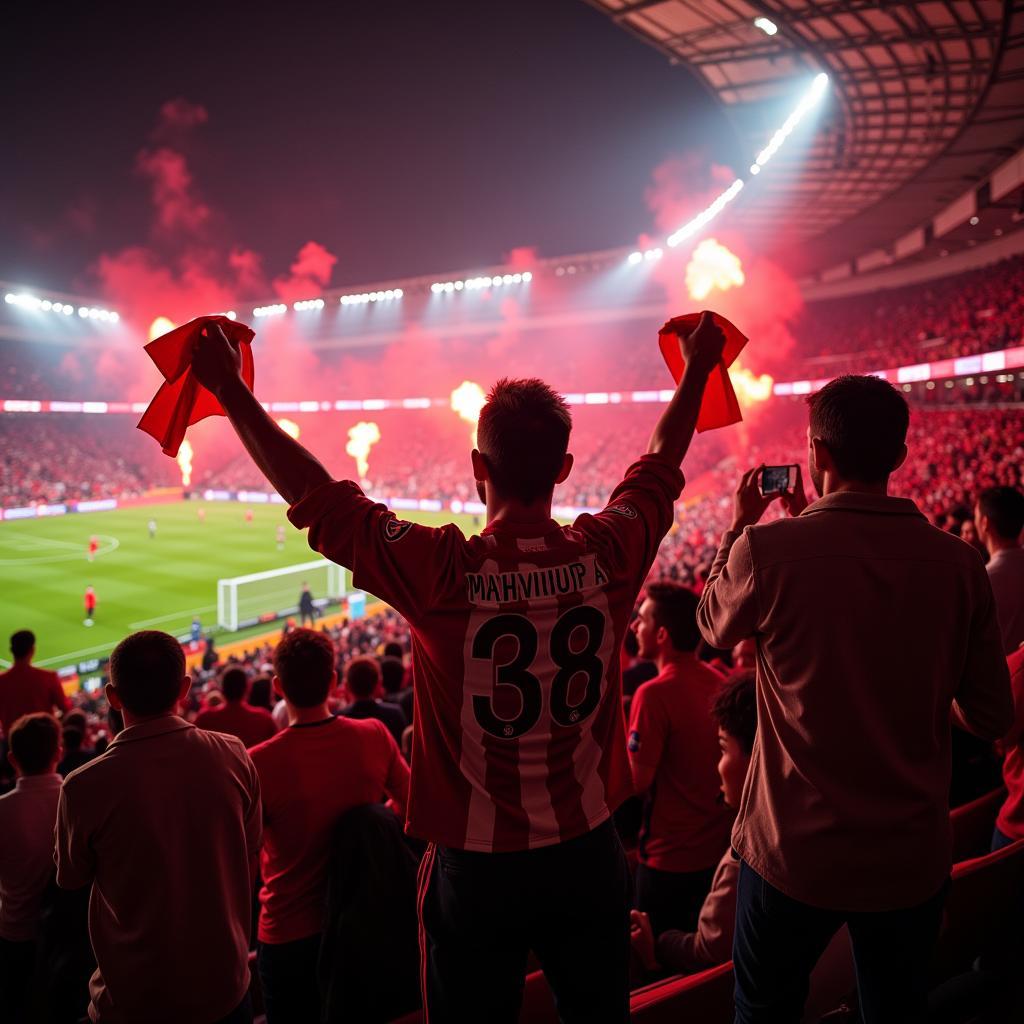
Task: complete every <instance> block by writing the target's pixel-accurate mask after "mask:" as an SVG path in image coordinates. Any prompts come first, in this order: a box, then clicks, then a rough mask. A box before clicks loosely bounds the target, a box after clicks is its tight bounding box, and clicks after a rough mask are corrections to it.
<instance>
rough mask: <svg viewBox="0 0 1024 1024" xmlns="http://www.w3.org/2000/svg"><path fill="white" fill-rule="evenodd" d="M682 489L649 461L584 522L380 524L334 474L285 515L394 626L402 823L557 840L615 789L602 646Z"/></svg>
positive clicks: (619, 721)
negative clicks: (402, 653) (406, 719)
mask: <svg viewBox="0 0 1024 1024" xmlns="http://www.w3.org/2000/svg"><path fill="white" fill-rule="evenodd" d="M682 485H683V475H682V473H681V472H680V471H679V468H678V467H677V466H675V465H673V464H672V463H671V462H669V461H668V460H666V459H664V458H661V457H660V456H655V455H645V456H643V458H641V459H640V461H639V462H636V463H634V465H633V466H631V467H630V469H629V471H628V472H627V474H626V478H625V480H624V481H623V482H622V483H621V484H619V486H618V487H617V488H616V489H615V492H614V493H613V494H612V497H611V500H610V502H609V505H608V507H607V508H606V509H605V510H604V511H603V512H601V513H600V514H598V515H596V516H591V515H582V516H580V517H579V518H578V519H577V520H576V522H575V523H573V525H572V526H560V525H559V524H558V523H556V522H555V521H554V520H549V521H548V522H547V523H545V524H541V525H537V524H530V525H523V524H517V523H513V522H506V521H500V520H499V521H496V522H492V523H489V524H488V525H487V527H486V528H485V529H484V531H483V534H482V535H481V536H478V537H471V538H470V539H469V540H467V539H466V538H465V537H464V536H463V535H462V533H461V531H460V530H459V529H458V527H456V526H454V525H448V526H444V527H442V528H440V529H432V528H430V527H426V526H419V525H416V524H413V523H406V522H402V521H401V520H399V519H396V518H395V516H394V514H393V513H391V512H389V511H388V510H387V508H385V507H384V506H383V505H379V504H374V503H373V502H372V501H370V500H369V499H368V498H367V497H366V496H365V495H364V494H363V492H362V491H361V490H360V489H359V488H358V487H357V486H356V484H354V483H352V482H351V481H342V482H339V483H329V484H325V485H323V486H322V487H319V488H318V489H317V490H315V491H314V492H313V493H312V494H310V495H309V496H308V497H306V498H305V499H304V500H303V501H301V502H299V503H298V504H297V505H295V506H294V507H292V508H291V509H290V510H289V513H288V515H289V518H290V519H291V521H292V523H293V524H294V525H295V526H297V527H299V528H302V527H305V526H308V527H310V531H309V544H310V547H312V548H313V549H314V550H315V551H319V552H321V553H322V554H323V555H325V556H326V557H327V558H330V559H332V560H334V561H335V562H339V563H340V564H341V565H345V566H348V567H349V568H350V569H351V570H352V572H353V582H354V584H355V586H357V587H360V588H362V589H363V590H366V591H368V592H369V593H372V594H374V595H376V596H377V597H379V598H381V599H382V600H384V601H387V602H388V603H389V604H390V605H392V606H393V607H394V608H396V609H397V610H398V611H399V612H400V613H401V614H402V615H404V616H405V618H406V619H407V620H408V621H409V624H410V626H411V630H412V648H413V671H414V678H415V686H414V693H415V715H414V722H415V729H414V734H413V756H412V764H413V777H412V788H411V792H410V799H409V816H408V821H407V825H406V827H407V830H408V831H409V832H410V833H411V834H412V835H415V836H419V837H422V838H425V839H430V840H433V841H435V842H438V843H442V844H444V845H446V846H452V847H457V848H462V849H468V850H481V851H494V852H498V851H510V850H524V849H530V848H533V847H539V846H546V845H550V844H553V843H558V842H563V841H565V840H568V839H571V838H573V837H574V836H578V835H581V834H583V833H585V832H587V831H589V830H591V829H593V828H595V827H596V826H597V825H599V824H601V823H602V822H603V821H605V820H606V819H607V818H608V817H609V815H610V814H611V812H612V811H613V810H614V809H615V808H616V807H617V806H618V805H619V804H620V803H621V802H622V801H623V800H624V799H626V797H628V796H629V795H630V794H631V793H632V779H631V777H630V772H629V763H628V760H627V755H626V743H625V731H624V722H623V715H622V700H621V690H622V685H621V675H620V668H619V656H618V652H619V646H620V644H621V643H622V637H623V634H624V632H625V629H626V624H627V621H628V619H629V615H630V613H631V611H632V609H633V603H634V601H635V600H636V595H637V593H638V591H639V590H640V587H641V585H642V584H643V581H644V578H645V577H646V575H647V572H648V569H649V568H650V566H651V563H652V562H653V561H654V557H655V555H656V553H657V550H658V545H659V544H660V543H661V540H662V538H663V537H664V535H665V533H666V532H667V531H668V529H669V527H670V526H671V524H672V520H673V503H674V501H675V499H676V498H677V497H678V496H679V492H680V490H681V489H682Z"/></svg>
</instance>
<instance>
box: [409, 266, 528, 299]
mask: <svg viewBox="0 0 1024 1024" xmlns="http://www.w3.org/2000/svg"><path fill="white" fill-rule="evenodd" d="M532 280H533V274H532V273H531V271H529V270H523V271H516V272H515V273H508V274H495V275H494V276H493V277H492V276H490V275H488V274H485V275H484V276H483V277H466V278H463V279H462V280H461V281H435V282H434V283H433V284H432V285H431V286H430V290H431V292H433V293H434V295H442V294H445V295H450V294H451V293H452V292H461V291H467V292H475V291H477V290H479V289H480V288H503V287H507V286H508V285H511V284H529V283H530V282H531V281H532ZM398 290H399V291H401V289H398Z"/></svg>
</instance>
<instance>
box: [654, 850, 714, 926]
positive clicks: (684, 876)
mask: <svg viewBox="0 0 1024 1024" xmlns="http://www.w3.org/2000/svg"><path fill="white" fill-rule="evenodd" d="M714 877H715V869H714V867H713V866H712V867H710V868H705V869H704V870H703V871H660V870H658V869H657V868H652V867H648V866H647V865H646V864H638V865H637V866H636V909H637V910H642V911H643V912H644V913H645V914H647V915H649V917H650V919H651V927H652V928H653V929H654V934H655V935H660V934H661V933H662V932H665V931H668V930H669V928H678V929H679V931H681V932H695V931H696V930H697V918H698V917H700V908H701V907H702V906H703V905H704V900H705V898H706V897H707V894H708V892H709V890H710V889H711V883H712V881H713V880H714Z"/></svg>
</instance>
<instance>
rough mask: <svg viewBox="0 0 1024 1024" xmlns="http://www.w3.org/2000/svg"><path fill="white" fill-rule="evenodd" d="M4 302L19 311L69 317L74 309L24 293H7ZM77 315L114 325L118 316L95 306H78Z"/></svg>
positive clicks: (65, 304) (67, 305) (66, 304)
mask: <svg viewBox="0 0 1024 1024" xmlns="http://www.w3.org/2000/svg"><path fill="white" fill-rule="evenodd" d="M4 302H6V303H7V305H8V306H18V307H19V308H20V309H31V310H41V311H42V312H44V313H60V314H61V315H62V316H71V314H72V313H74V311H75V307H74V306H72V305H70V304H68V303H67V302H58V301H57V300H56V299H41V298H39V296H38V295H29V294H28V293H26V292H17V293H16V292H8V293H7V294H6V295H5V296H4ZM78 315H79V316H80V317H82V319H83V320H85V319H88V320H102V321H103V322H104V323H111V324H116V323H117V322H118V321H119V320H120V319H121V317H120V315H119V314H117V313H115V312H114V311H113V310H111V309H99V308H98V307H96V306H79V307H78Z"/></svg>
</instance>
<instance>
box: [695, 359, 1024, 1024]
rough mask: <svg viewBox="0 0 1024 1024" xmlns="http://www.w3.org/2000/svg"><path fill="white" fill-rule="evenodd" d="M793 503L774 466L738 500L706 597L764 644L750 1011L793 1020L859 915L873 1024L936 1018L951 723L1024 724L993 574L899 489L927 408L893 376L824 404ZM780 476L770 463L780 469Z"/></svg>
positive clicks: (746, 965)
mask: <svg viewBox="0 0 1024 1024" xmlns="http://www.w3.org/2000/svg"><path fill="white" fill-rule="evenodd" d="M809 404H810V424H809V428H808V435H807V436H808V449H809V450H808V462H809V468H810V472H811V477H812V480H813V482H814V486H815V489H816V490H817V492H818V494H819V495H820V496H821V497H820V499H819V500H818V501H816V502H814V503H813V504H811V505H808V504H807V502H806V499H805V498H804V495H803V485H802V483H801V481H800V477H799V474H798V475H797V478H796V483H795V486H794V487H793V489H792V490H791V491H788V492H781V494H782V497H783V502H784V505H785V506H786V508H787V511H788V512H789V513H790V518H786V519H781V520H779V521H777V522H772V523H766V524H763V525H755V524H757V522H758V520H760V518H761V516H762V515H763V514H764V512H765V510H766V508H767V507H768V505H769V504H770V503H771V502H772V501H773V500H775V499H776V498H778V497H780V492H775V493H772V492H771V491H769V493H767V494H765V493H763V489H762V487H761V480H762V475H763V474H762V470H763V468H764V467H761V468H760V469H758V470H751V471H750V472H749V473H747V474H746V475H745V476H744V477H743V480H742V482H741V484H740V487H739V489H738V491H737V493H736V499H735V513H734V519H733V524H732V526H731V527H730V529H729V530H728V531H727V532H726V533H725V535H724V537H723V538H722V544H721V547H720V549H719V552H718V556H717V557H716V559H715V563H714V566H713V567H712V570H711V574H710V577H709V579H708V583H707V586H706V588H705V590H704V592H703V594H702V596H701V601H700V606H699V609H698V624H699V626H700V629H701V632H702V633H703V635H704V637H705V639H706V640H707V641H708V642H709V643H710V644H712V645H713V646H715V647H732V646H733V645H735V644H737V643H739V642H740V641H742V640H744V639H747V638H750V637H753V638H754V639H755V640H756V642H757V702H758V708H757V710H758V739H757V743H756V745H755V747H754V752H753V760H752V765H751V769H750V774H749V776H748V778H747V784H746V787H745V789H744V792H743V799H742V802H741V805H740V809H739V813H738V815H737V818H736V824H735V827H734V829H733V834H732V844H733V847H734V849H735V850H736V852H737V853H738V855H739V856H740V858H741V860H742V864H741V867H740V879H739V886H738V906H737V918H736V939H735V945H734V950H733V960H734V964H735V971H736V1020H737V1022H739V1024H751V1022H754V1021H772V1022H778V1021H796V1020H798V1019H799V1018H800V1013H801V1010H802V1007H803V1004H804V1001H805V999H806V997H807V990H808V980H809V976H810V973H811V970H812V968H813V967H814V964H815V962H816V961H817V959H818V957H819V956H820V955H821V953H822V952H823V951H824V949H825V947H826V946H827V945H828V942H829V940H830V939H831V937H832V935H833V934H834V933H835V932H836V931H837V930H838V929H839V928H840V927H841V926H842V925H843V924H844V923H845V924H847V925H848V926H849V930H850V937H851V941H852V946H853V953H854V959H855V962H856V967H857V982H858V990H859V995H860V1004H861V1006H860V1009H861V1014H862V1017H863V1020H864V1021H865V1022H866V1024H874V1022H879V1021H894V1022H895V1021H900V1022H902V1024H905V1022H910V1021H918V1020H921V1019H923V1015H924V1009H925V996H926V993H927V981H928V963H929V958H930V955H931V949H932V946H933V944H934V941H935V938H936V936H937V934H938V930H939V925H940V923H941V917H942V907H943V902H944V899H945V893H946V887H947V882H948V878H949V873H950V866H951V847H950V831H949V801H948V793H949V781H950V719H951V717H952V719H953V720H954V721H955V722H956V723H957V724H958V725H960V726H961V727H962V728H966V729H967V730H969V731H970V732H973V733H975V734H976V735H978V736H980V737H982V738H984V739H990V740H994V739H996V738H998V737H1000V736H1002V735H1003V734H1004V733H1005V732H1006V731H1007V730H1008V729H1009V728H1010V726H1011V725H1012V723H1013V705H1012V701H1011V697H1010V685H1009V677H1008V674H1007V669H1006V662H1005V660H1004V658H1003V654H1002V646H1001V640H1000V634H999V624H998V621H997V619H996V611H995V605H994V601H993V597H992V588H991V585H990V584H989V581H988V578H987V576H986V574H985V569H984V566H983V565H982V562H981V559H980V557H979V556H978V554H977V552H976V551H975V550H973V549H972V548H971V547H969V546H968V545H967V544H964V543H963V542H962V541H961V540H959V539H958V538H956V537H952V536H950V535H948V534H945V533H943V532H942V531H941V530H938V529H936V528H935V527H933V526H931V525H929V523H928V521H927V520H926V519H925V517H924V516H923V515H922V514H921V513H920V512H919V511H918V509H917V506H916V505H915V504H914V503H913V502H912V501H909V500H907V499H905V498H895V497H890V496H889V494H888V480H889V475H890V474H891V473H892V472H893V471H894V470H896V469H897V468H898V467H899V466H900V465H902V463H903V460H904V459H905V458H906V454H907V448H906V444H905V441H906V434H907V426H908V423H909V410H908V408H907V405H906V402H905V401H904V400H903V397H902V396H901V395H900V394H899V393H898V392H897V391H896V390H895V389H894V388H893V387H892V386H891V385H890V384H888V383H886V382H885V381H882V380H879V379H878V378H875V377H852V376H851V377H840V378H838V379H837V380H834V381H832V382H831V383H830V384H828V385H827V386H826V387H825V388H823V389H822V390H821V391H819V392H818V393H817V394H816V395H814V396H812V397H811V398H810V399H809ZM769 476H770V474H769Z"/></svg>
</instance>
